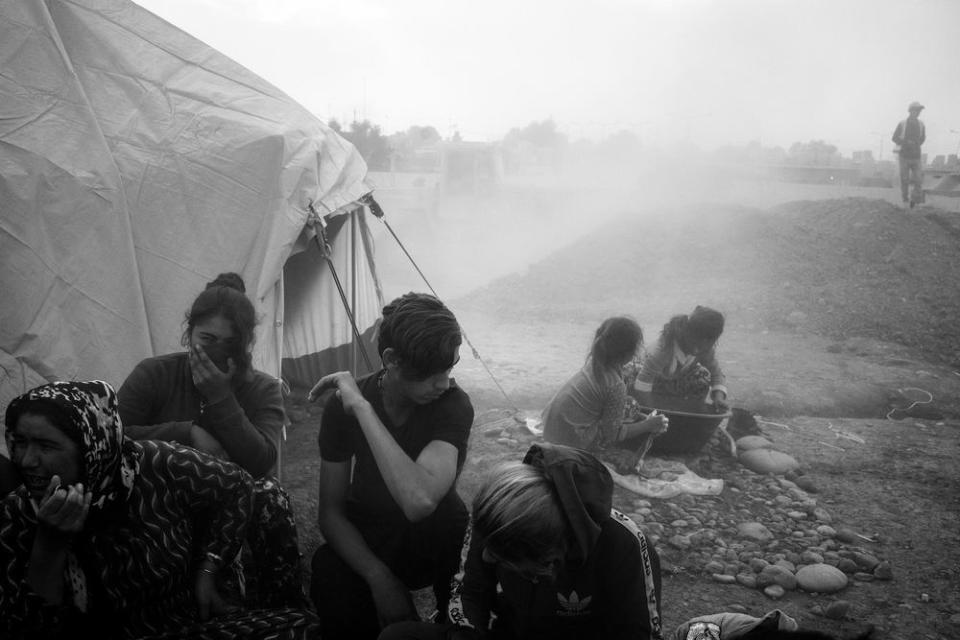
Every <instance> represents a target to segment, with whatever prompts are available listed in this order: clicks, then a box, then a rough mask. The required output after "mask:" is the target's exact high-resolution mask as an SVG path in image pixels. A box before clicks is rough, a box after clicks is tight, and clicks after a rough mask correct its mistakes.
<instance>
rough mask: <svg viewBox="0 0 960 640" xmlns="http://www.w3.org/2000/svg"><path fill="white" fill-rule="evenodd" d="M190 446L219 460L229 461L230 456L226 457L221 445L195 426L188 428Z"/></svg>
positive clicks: (204, 430)
mask: <svg viewBox="0 0 960 640" xmlns="http://www.w3.org/2000/svg"><path fill="white" fill-rule="evenodd" d="M190 446H191V447H193V448H194V449H199V450H200V451H203V452H204V453H209V454H210V455H212V456H215V457H217V458H220V459H221V460H229V459H230V456H229V455H227V451H226V449H224V448H223V445H221V444H220V441H219V440H217V439H216V438H214V437H213V435H211V434H210V432H208V431H207V430H206V429H204V428H203V427H201V426H200V425H197V424H195V425H193V426H192V427H190Z"/></svg>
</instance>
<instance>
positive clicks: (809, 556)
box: [800, 551, 823, 564]
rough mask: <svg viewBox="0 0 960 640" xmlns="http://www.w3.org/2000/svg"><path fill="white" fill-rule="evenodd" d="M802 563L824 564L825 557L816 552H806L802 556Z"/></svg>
mask: <svg viewBox="0 0 960 640" xmlns="http://www.w3.org/2000/svg"><path fill="white" fill-rule="evenodd" d="M800 562H802V563H803V564H822V563H823V556H822V555H820V554H819V553H817V552H816V551H804V552H803V553H801V554H800Z"/></svg>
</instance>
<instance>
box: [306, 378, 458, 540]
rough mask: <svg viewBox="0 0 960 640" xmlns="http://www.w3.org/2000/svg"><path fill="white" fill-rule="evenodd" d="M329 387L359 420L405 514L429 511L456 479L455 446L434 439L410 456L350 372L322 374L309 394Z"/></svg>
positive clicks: (315, 394)
mask: <svg viewBox="0 0 960 640" xmlns="http://www.w3.org/2000/svg"><path fill="white" fill-rule="evenodd" d="M328 389H336V390H337V393H338V394H339V395H340V400H341V402H342V403H343V409H344V411H345V412H346V413H347V414H348V415H351V416H353V417H355V418H356V419H357V422H358V423H359V424H360V428H361V429H362V431H363V436H364V438H365V439H366V441H367V444H368V445H369V447H370V451H371V452H372V453H373V457H374V460H375V461H376V463H377V468H378V469H379V470H380V475H381V476H383V480H384V483H385V484H386V486H387V489H388V490H389V491H390V495H391V496H392V497H393V499H394V501H395V502H396V503H397V505H398V506H399V507H400V509H401V510H402V511H403V514H404V516H405V517H406V518H407V519H408V520H409V521H411V522H417V521H419V520H422V519H424V518H426V517H427V516H429V515H430V514H432V513H433V512H434V511H435V510H436V508H437V505H438V504H440V500H442V499H443V497H444V496H445V495H446V494H447V492H448V491H450V487H452V486H453V482H454V480H455V479H456V475H457V448H456V447H455V446H453V445H452V444H450V443H449V442H444V441H441V440H433V441H431V442H430V443H428V444H427V446H426V447H424V449H423V451H421V452H420V455H419V456H417V459H416V460H413V459H411V458H410V456H408V455H407V453H406V452H405V451H404V450H403V449H402V448H401V447H400V445H399V444H397V441H396V440H394V439H393V436H391V435H390V432H389V431H387V428H386V427H385V426H384V425H383V422H381V421H380V417H379V416H377V412H376V411H374V409H373V406H372V405H371V404H370V403H369V402H367V400H366V398H364V397H363V394H362V393H361V392H360V389H359V388H358V387H357V383H356V381H355V380H354V379H353V376H352V375H351V374H350V372H348V371H338V372H337V373H332V374H330V375H328V376H324V377H323V378H321V379H320V381H319V382H318V383H317V384H316V385H315V386H314V387H313V389H312V390H311V391H310V394H309V397H310V398H311V399H315V398H317V397H318V396H319V395H321V394H322V393H323V392H325V391H326V390H328Z"/></svg>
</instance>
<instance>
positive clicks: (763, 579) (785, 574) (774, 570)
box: [757, 564, 797, 591]
mask: <svg viewBox="0 0 960 640" xmlns="http://www.w3.org/2000/svg"><path fill="white" fill-rule="evenodd" d="M771 584H777V585H780V586H781V587H783V588H784V589H785V590H787V591H793V590H794V589H796V588H797V577H796V576H795V575H793V573H791V572H790V571H789V570H787V569H784V568H783V567H782V566H780V565H777V564H771V565H768V566H766V567H764V568H763V571H761V572H760V574H759V575H758V576H757V585H759V586H761V587H765V586H767V585H771Z"/></svg>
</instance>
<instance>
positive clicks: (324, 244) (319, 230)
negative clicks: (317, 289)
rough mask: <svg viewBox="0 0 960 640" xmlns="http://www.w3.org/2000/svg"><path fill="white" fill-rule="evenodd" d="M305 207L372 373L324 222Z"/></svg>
mask: <svg viewBox="0 0 960 640" xmlns="http://www.w3.org/2000/svg"><path fill="white" fill-rule="evenodd" d="M307 206H308V208H309V209H310V213H312V214H313V215H312V216H311V217H310V218H309V219H308V220H307V224H308V225H309V226H310V228H311V229H312V230H313V232H314V234H313V241H314V242H315V243H316V245H317V248H318V249H319V250H320V255H321V256H323V259H324V260H326V261H327V267H328V268H329V269H330V275H331V276H333V283H334V284H335V285H337V293H339V294H340V302H341V303H342V304H343V308H344V311H346V312H347V318H348V319H349V320H350V328H351V329H353V337H354V340H355V341H356V344H357V345H359V346H360V355H362V356H363V361H364V363H365V364H366V365H367V369H368V370H370V371H373V370H374V369H373V364H371V362H370V356H368V355H367V350H366V349H364V348H363V341H362V340H361V339H360V330H359V329H357V321H356V319H355V318H354V317H353V311H352V309H351V307H350V303H349V302H348V301H347V294H346V293H345V292H344V290H343V285H342V284H340V277H339V276H338V275H337V267H336V265H334V264H333V250H332V249H331V248H330V242H329V241H328V240H327V232H326V222H324V220H323V218H322V217H321V216H319V215H318V214H317V211H316V209H315V208H314V206H313V203H312V202H311V203H309V204H308V205H307Z"/></svg>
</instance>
